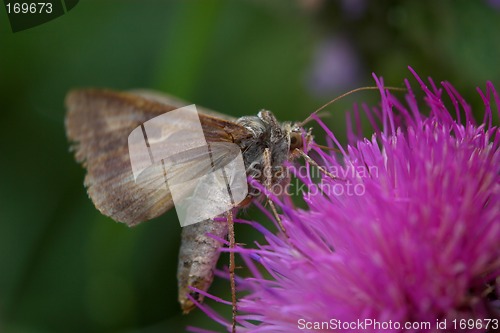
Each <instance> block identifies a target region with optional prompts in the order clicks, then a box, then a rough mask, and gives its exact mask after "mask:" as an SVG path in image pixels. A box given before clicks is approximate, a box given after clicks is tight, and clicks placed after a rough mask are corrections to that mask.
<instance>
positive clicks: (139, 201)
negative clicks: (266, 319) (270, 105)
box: [65, 89, 312, 330]
mask: <svg viewBox="0 0 500 333" xmlns="http://www.w3.org/2000/svg"><path fill="white" fill-rule="evenodd" d="M65 104H66V108H67V116H66V122H65V126H66V133H67V137H68V139H69V141H71V142H72V146H71V147H72V148H71V149H72V150H73V151H74V152H75V158H76V160H77V161H78V162H80V163H82V164H83V166H84V167H85V168H86V169H87V173H86V176H85V181H84V184H85V186H86V188H87V192H88V195H89V197H90V198H91V200H92V201H93V203H94V205H95V206H96V208H97V209H98V210H99V211H100V212H101V213H102V214H104V215H106V216H109V217H111V218H112V219H113V220H115V221H118V222H123V223H125V224H127V225H128V226H135V225H137V224H139V223H141V222H144V221H147V220H150V219H153V218H155V217H158V216H160V215H161V214H163V213H164V212H166V211H167V210H169V209H171V208H173V199H172V194H171V193H170V192H169V191H168V189H167V190H164V189H159V188H155V187H141V186H139V185H138V184H137V183H136V182H135V181H134V176H133V170H132V166H131V161H130V157H129V149H128V141H127V138H128V136H129V134H130V133H131V131H133V130H134V129H135V128H137V127H138V126H141V125H142V124H143V123H144V122H146V121H148V120H150V119H152V118H154V117H157V116H159V115H162V114H165V113H168V112H171V111H173V110H175V109H178V108H179V107H182V106H184V105H186V103H184V102H182V101H180V100H177V99H175V98H172V97H169V96H166V95H162V94H159V93H156V92H150V91H133V92H117V91H112V90H104V89H81V90H73V91H70V92H69V93H68V95H67V96H66V101H65ZM198 110H199V111H200V112H199V119H200V122H201V127H202V130H203V134H204V136H205V139H206V141H207V143H208V144H211V143H213V144H216V143H233V144H235V145H237V147H239V149H240V150H241V153H242V157H243V161H244V165H245V170H246V173H247V175H246V176H248V177H252V178H254V179H255V180H256V181H258V182H260V183H261V184H263V185H264V186H266V187H267V188H272V187H273V185H275V184H282V183H286V182H287V181H288V180H289V177H288V174H287V173H286V172H284V168H283V165H284V163H285V162H286V161H290V160H292V159H294V158H296V157H297V156H298V154H299V153H300V148H302V147H303V146H304V143H305V142H304V140H307V141H309V140H311V139H312V136H311V135H310V133H305V132H304V130H303V129H302V127H301V126H300V125H301V124H299V123H291V122H279V121H278V120H277V119H276V117H275V116H274V115H273V114H272V113H271V112H270V111H266V110H262V111H260V112H259V113H258V114H257V115H255V116H244V117H241V118H238V119H236V118H233V117H230V116H226V115H223V114H218V113H216V112H213V111H210V110H207V109H201V108H198ZM174 126H175V124H165V126H164V128H162V131H164V132H165V133H168V132H169V131H171V130H174V128H173V127H174ZM186 131H189V129H186ZM188 134H189V133H188ZM215 146H216V145H215ZM212 153H214V152H212ZM221 154H222V153H221ZM184 162H186V164H185V165H186V168H187V170H188V171H189V170H190V169H192V170H195V169H196V168H197V165H198V162H199V161H198V160H197V159H196V157H193V158H192V159H191V160H188V161H184ZM216 163H221V164H223V163H225V162H224V158H221V159H219V162H216ZM256 195H258V191H257V189H255V188H253V187H252V186H250V185H249V188H248V197H247V198H246V199H245V200H244V201H243V202H242V203H240V204H239V206H243V205H246V204H248V203H249V202H250V201H251V199H252V198H253V197H255V196H256ZM207 233H210V234H212V235H214V236H216V237H215V238H219V239H225V238H226V237H227V235H228V223H226V222H218V221H215V220H214V219H207V220H205V221H203V222H201V223H197V224H193V225H189V226H185V227H183V229H182V236H181V237H182V241H181V247H180V251H179V263H178V271H177V279H178V288H179V295H178V298H179V302H180V305H181V308H182V310H183V311H184V312H185V313H187V312H189V311H190V310H192V309H193V308H194V303H193V302H192V300H191V298H192V299H194V300H196V301H197V302H202V301H203V295H202V294H201V293H198V292H196V291H193V290H192V287H194V288H196V289H199V290H202V291H207V290H208V288H209V287H210V285H211V283H212V280H213V276H214V268H215V265H216V263H217V260H218V257H219V253H220V252H219V249H220V247H221V246H223V244H222V243H221V242H219V241H217V240H216V239H215V238H214V237H210V236H209V235H207ZM233 242H234V239H233ZM233 259H234V258H233ZM233 265H234V260H233ZM233 282H234V281H233ZM232 287H233V286H232ZM188 295H189V296H188ZM233 304H234V290H233ZM234 311H235V310H234V307H233V312H234ZM233 315H234V313H233ZM233 325H234V324H233ZM233 330H234V327H233Z"/></svg>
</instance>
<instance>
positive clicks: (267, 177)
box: [263, 148, 287, 235]
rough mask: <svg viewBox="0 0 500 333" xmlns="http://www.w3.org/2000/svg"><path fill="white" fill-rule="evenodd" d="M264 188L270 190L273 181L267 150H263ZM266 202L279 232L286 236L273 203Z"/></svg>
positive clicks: (269, 156)
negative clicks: (278, 227)
mask: <svg viewBox="0 0 500 333" xmlns="http://www.w3.org/2000/svg"><path fill="white" fill-rule="evenodd" d="M263 157H264V170H263V173H264V182H263V183H264V187H265V188H266V189H268V190H269V191H270V190H271V184H272V181H273V173H272V164H271V152H270V150H269V148H266V149H264V154H263ZM267 202H268V204H269V206H270V207H271V211H272V212H273V215H274V217H275V218H276V221H277V222H278V225H279V226H280V228H281V230H282V231H283V233H284V234H285V235H286V234H287V233H286V229H285V226H284V225H283V222H282V221H281V218H280V217H279V215H278V211H277V210H276V206H275V205H274V202H272V201H271V200H269V198H267Z"/></svg>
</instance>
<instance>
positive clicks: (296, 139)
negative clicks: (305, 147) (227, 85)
mask: <svg viewBox="0 0 500 333" xmlns="http://www.w3.org/2000/svg"><path fill="white" fill-rule="evenodd" d="M300 147H302V136H301V135H300V133H291V134H290V151H293V150H294V149H296V148H300Z"/></svg>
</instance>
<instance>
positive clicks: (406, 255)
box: [212, 69, 500, 332]
mask: <svg viewBox="0 0 500 333" xmlns="http://www.w3.org/2000/svg"><path fill="white" fill-rule="evenodd" d="M410 70H411V69H410ZM411 71H412V73H413V75H414V76H415V78H416V79H417V81H418V82H419V84H420V88H421V89H422V91H423V92H424V93H425V98H424V101H425V103H426V110H425V112H426V113H428V115H424V114H422V113H421V111H420V109H419V106H418V103H417V100H416V98H415V95H414V94H413V91H412V89H411V87H410V85H409V83H408V81H406V82H405V83H406V86H407V88H408V93H407V94H406V96H405V102H406V104H403V103H402V102H400V101H399V100H398V99H397V98H396V97H395V96H394V95H393V94H391V93H390V92H389V91H385V90H384V89H383V81H382V79H377V78H376V77H375V80H376V82H377V85H378V86H379V87H380V93H381V108H380V109H372V110H369V109H368V108H367V107H364V111H365V112H366V114H367V115H368V118H369V119H370V121H371V122H372V126H373V128H374V131H375V133H374V134H373V136H372V137H371V139H363V138H361V137H359V135H358V134H356V133H355V132H357V133H359V132H360V129H359V126H358V121H355V126H353V127H354V129H353V128H351V127H350V132H349V135H348V136H349V138H350V143H349V145H348V146H347V148H346V149H345V150H344V149H343V148H342V147H341V146H340V145H338V144H337V147H338V148H339V149H340V150H341V151H342V154H341V156H340V157H338V156H335V154H333V153H331V152H325V151H323V150H321V149H319V148H318V147H316V146H314V144H312V145H311V147H309V148H310V149H311V150H310V153H312V152H315V153H316V154H317V158H316V160H317V161H318V163H320V162H319V161H321V163H320V164H321V165H323V166H324V167H326V168H327V169H328V170H329V172H330V173H333V174H334V175H336V176H337V177H338V178H337V179H332V178H330V177H328V176H325V175H323V174H321V179H320V180H319V181H318V179H317V177H316V176H315V175H314V173H316V175H317V174H318V173H317V172H316V171H317V170H316V169H315V167H313V166H309V165H307V164H306V167H307V168H306V171H305V172H304V168H302V167H300V166H291V167H290V170H291V172H293V173H294V174H295V176H296V177H297V178H298V179H299V180H300V181H301V182H302V183H303V184H304V186H305V187H306V188H307V189H308V190H307V191H306V192H305V193H304V196H303V198H304V200H305V202H306V203H307V205H308V209H306V210H303V209H297V208H295V207H294V206H293V204H292V203H291V201H290V200H287V199H286V197H285V198H284V199H283V201H280V200H278V199H277V198H274V200H273V201H275V203H276V204H277V205H278V206H280V207H281V209H282V211H283V215H282V216H281V218H282V220H283V221H282V222H283V224H284V226H285V228H286V231H287V236H288V237H285V235H283V234H281V233H278V234H274V233H272V232H271V231H269V230H267V229H265V228H264V227H262V226H261V225H260V224H258V223H256V222H247V223H251V224H252V225H253V226H254V227H255V228H257V229H258V230H259V231H261V232H262V233H263V234H264V236H265V239H266V244H258V245H257V248H255V249H250V248H238V249H237V252H239V253H240V255H241V256H242V257H243V259H244V261H245V263H246V265H247V267H248V268H249V269H250V271H251V272H252V274H253V276H252V277H246V278H240V279H239V280H238V290H240V291H242V290H246V292H247V294H246V295H245V296H243V297H241V295H240V299H239V301H238V311H239V316H238V325H239V327H238V330H237V331H238V332H310V331H314V332H333V331H343V332H380V331H383V332H435V331H440V330H442V331H444V330H445V329H444V328H445V327H444V326H441V327H437V326H436V325H437V323H438V322H439V323H443V322H444V320H446V330H450V331H460V328H463V327H459V324H460V323H465V324H466V325H468V324H467V323H470V322H467V321H465V320H466V319H480V320H484V319H488V318H489V319H493V318H495V319H496V320H498V318H499V317H500V311H499V309H500V306H499V301H498V298H499V293H500V285H499V284H500V152H499V149H498V148H499V145H500V133H499V132H500V130H499V128H498V127H497V126H493V124H492V123H493V120H492V118H493V111H492V109H491V105H490V100H491V99H493V100H494V105H495V106H496V108H497V110H498V109H499V108H500V98H499V96H498V94H497V92H496V91H495V89H494V87H493V85H492V84H491V83H490V82H488V83H487V85H486V92H485V93H483V92H481V91H479V90H478V91H479V94H480V96H481V98H482V100H483V102H484V105H485V111H484V119H483V122H482V123H481V124H476V123H475V121H474V119H473V117H472V113H471V108H470V107H469V106H468V105H467V104H466V102H465V101H464V100H463V98H462V97H461V96H460V95H459V94H458V92H457V91H456V90H455V89H454V88H453V87H452V86H451V84H449V83H448V82H443V83H442V84H441V86H442V87H441V88H438V87H437V86H436V85H435V84H434V82H433V81H432V80H429V82H430V86H429V87H428V86H426V85H425V84H424V82H423V81H422V80H421V79H420V78H419V77H418V76H417V75H416V73H414V72H413V70H411ZM445 98H449V99H450V100H451V103H452V105H453V107H454V110H453V111H449V110H448V109H447V108H446V107H445V105H444V103H443V100H444V99H445ZM452 112H453V113H454V117H453V116H452V114H451V113H452ZM463 115H465V119H464V123H465V125H462V124H461V119H462V116H463ZM355 116H356V119H358V117H357V111H356V112H355ZM315 120H316V121H317V122H318V123H319V125H320V126H321V127H323V129H325V131H326V132H327V134H328V137H329V139H330V140H331V142H337V140H336V138H335V136H334V135H333V133H331V131H329V130H328V128H327V127H326V126H325V125H324V124H323V123H322V122H321V120H319V119H318V118H317V117H315ZM378 123H381V124H382V125H381V126H379V125H377V124H378ZM379 128H380V129H379ZM313 154H314V153H313ZM240 222H242V221H240ZM258 267H259V268H258ZM262 271H265V273H262ZM495 289H496V291H495ZM212 316H215V315H214V314H213V313H212ZM218 319H219V320H220V318H218ZM365 320H371V323H372V325H370V326H368V325H366V324H367V323H369V321H365ZM453 320H456V322H455V324H454V323H453ZM315 323H316V324H317V325H318V326H314V324H315ZM358 323H361V324H363V323H364V324H365V325H364V326H363V325H362V326H358ZM376 323H378V324H379V325H380V326H375V325H376ZM390 323H392V324H390ZM405 323H410V324H411V323H413V324H414V325H418V324H419V323H420V325H425V323H429V325H430V326H429V327H422V326H420V327H416V326H414V327H413V328H411V327H410V328H407V327H405V326H404V325H405ZM422 323H423V324H422ZM475 323H477V322H475ZM492 323H493V322H492ZM496 323H497V325H498V324H499V323H498V321H497V322H496ZM347 324H349V325H350V327H346V326H343V325H347ZM482 324H483V328H482V329H479V328H478V326H477V324H474V323H473V326H467V327H465V328H466V329H467V331H468V332H472V331H483V332H484V331H485V329H484V327H485V326H484V325H485V324H486V322H485V321H482ZM227 325H228V327H229V326H230V325H229V323H228V324H227ZM332 325H333V326H332ZM334 325H337V326H335V327H334ZM353 325H354V326H353ZM383 325H385V326H383ZM389 325H390V326H389ZM399 325H400V326H399ZM441 325H443V324H441ZM454 325H456V326H454ZM493 328H494V327H493V326H491V323H490V328H489V330H490V331H494V329H493ZM492 329H493V330H492ZM463 331H466V330H463Z"/></svg>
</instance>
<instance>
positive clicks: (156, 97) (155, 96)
mask: <svg viewBox="0 0 500 333" xmlns="http://www.w3.org/2000/svg"><path fill="white" fill-rule="evenodd" d="M129 92H130V93H132V94H134V95H137V96H141V97H143V98H146V99H148V100H151V101H156V102H158V103H162V104H166V105H171V106H175V107H176V108H181V107H183V106H186V105H189V104H190V103H188V102H186V101H184V100H182V99H180V98H177V97H174V96H171V95H168V94H165V93H162V92H159V91H155V90H149V89H134V90H130V91H129ZM196 108H197V109H198V111H199V112H200V113H202V114H204V115H208V116H212V117H215V118H219V119H223V120H227V121H230V122H235V121H236V118H235V117H231V116H228V115H227V114H223V113H220V112H216V111H213V110H211V109H207V108H204V107H201V106H196Z"/></svg>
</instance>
